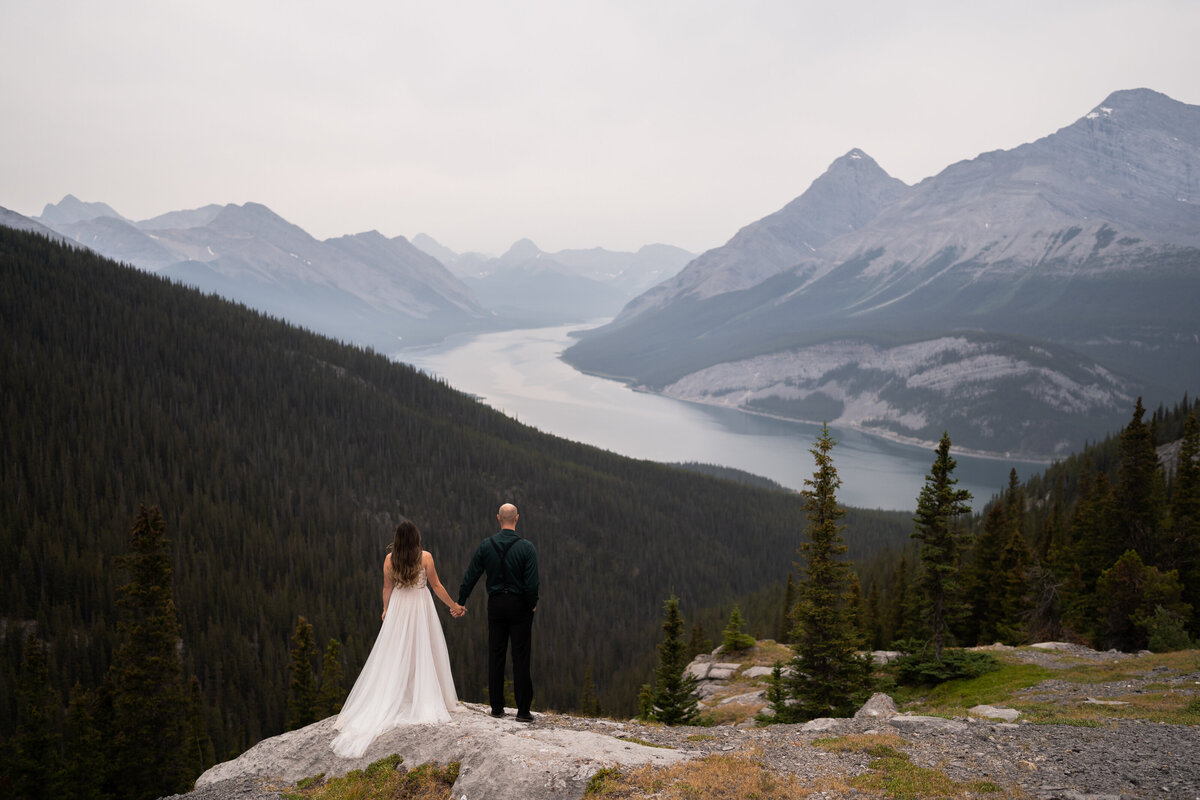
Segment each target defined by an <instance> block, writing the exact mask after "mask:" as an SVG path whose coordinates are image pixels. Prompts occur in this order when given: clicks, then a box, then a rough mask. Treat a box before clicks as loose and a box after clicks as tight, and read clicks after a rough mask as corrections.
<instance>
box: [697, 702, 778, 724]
mask: <svg viewBox="0 0 1200 800" xmlns="http://www.w3.org/2000/svg"><path fill="white" fill-rule="evenodd" d="M764 708H766V704H765V703H726V704H724V705H720V706H715V707H714V708H711V709H709V710H708V711H705V712H704V717H705V722H706V723H708V726H712V725H737V724H738V723H740V722H744V721H746V720H748V719H751V718H753V716H754V715H755V714H757V713H758V712H759V711H761V710H762V709H764Z"/></svg>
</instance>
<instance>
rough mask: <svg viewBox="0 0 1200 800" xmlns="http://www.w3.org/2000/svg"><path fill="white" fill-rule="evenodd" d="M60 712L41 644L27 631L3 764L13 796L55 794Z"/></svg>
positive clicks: (29, 798) (26, 799) (34, 798)
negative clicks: (14, 719) (13, 725)
mask: <svg viewBox="0 0 1200 800" xmlns="http://www.w3.org/2000/svg"><path fill="white" fill-rule="evenodd" d="M61 715H62V708H61V704H60V700H59V696H58V692H56V691H55V690H54V687H53V686H52V685H51V683H50V669H49V666H48V665H47V663H46V650H45V645H44V644H43V643H42V640H41V639H39V638H38V636H37V634H36V633H34V632H32V631H31V632H30V633H29V635H28V636H26V637H25V647H24V650H23V652H22V657H21V672H20V677H19V679H18V683H17V729H16V733H15V735H14V736H13V741H12V743H11V744H12V752H11V753H10V754H9V756H8V758H7V759H6V760H7V762H8V763H6V764H5V765H4V772H5V773H8V775H7V777H8V780H9V781H10V782H11V784H10V791H11V792H12V795H11V796H12V797H13V798H22V799H23V800H40V798H51V797H58V796H59V794H60V792H59V787H58V786H56V784H57V783H58V781H59V777H60V776H59V770H60V768H61V765H62V753H61V750H60V747H61V737H60V729H61V726H62V720H61Z"/></svg>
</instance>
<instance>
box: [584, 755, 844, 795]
mask: <svg viewBox="0 0 1200 800" xmlns="http://www.w3.org/2000/svg"><path fill="white" fill-rule="evenodd" d="M822 788H829V785H828V784H827V783H820V784H816V785H812V786H805V785H802V784H801V783H800V781H799V779H798V778H796V776H794V775H775V774H773V773H772V772H771V771H770V770H769V769H768V768H767V767H766V765H764V764H763V763H762V762H761V761H760V760H758V758H757V757H755V755H754V754H738V755H719V756H718V755H713V756H708V757H707V758H702V759H697V760H695V761H686V762H681V763H679V764H673V765H672V766H669V767H649V766H646V767H639V768H637V769H634V770H630V771H629V772H620V771H617V770H601V771H600V772H597V773H596V774H595V775H594V776H593V777H592V780H591V781H590V782H589V783H588V788H587V792H586V793H585V795H584V796H585V797H611V798H616V799H617V800H633V798H645V797H650V796H653V797H654V798H656V800H727V799H728V798H735V797H736V798H746V800H793V798H805V797H808V796H809V795H811V794H812V793H813V792H816V791H820V790H821V789H822Z"/></svg>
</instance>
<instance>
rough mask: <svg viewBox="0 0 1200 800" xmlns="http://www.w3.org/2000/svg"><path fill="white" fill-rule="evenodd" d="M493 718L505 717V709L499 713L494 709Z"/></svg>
mask: <svg viewBox="0 0 1200 800" xmlns="http://www.w3.org/2000/svg"><path fill="white" fill-rule="evenodd" d="M492 716H493V717H503V716H504V709H500V710H499V711H496V710H494V709H493V710H492Z"/></svg>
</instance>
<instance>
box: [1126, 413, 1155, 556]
mask: <svg viewBox="0 0 1200 800" xmlns="http://www.w3.org/2000/svg"><path fill="white" fill-rule="evenodd" d="M1145 413H1146V410H1145V409H1144V408H1143V407H1142V398H1140V397H1139V398H1138V399H1137V405H1136V407H1135V408H1134V410H1133V419H1131V420H1130V421H1129V424H1128V425H1126V426H1125V429H1124V430H1123V431H1121V437H1120V442H1119V453H1120V463H1119V465H1118V467H1117V483H1116V508H1117V519H1118V521H1119V524H1120V526H1121V537H1122V538H1121V544H1122V547H1123V548H1133V549H1134V550H1136V551H1137V552H1138V555H1139V556H1141V557H1142V561H1143V562H1145V563H1147V564H1155V563H1157V561H1158V557H1159V548H1160V541H1159V540H1160V537H1161V526H1162V514H1163V511H1164V510H1165V509H1164V508H1163V502H1164V499H1163V497H1162V496H1161V491H1162V489H1161V486H1160V485H1159V483H1158V482H1159V480H1161V478H1160V476H1159V470H1158V455H1157V453H1156V452H1155V441H1154V434H1153V432H1152V431H1151V429H1150V426H1148V425H1146V424H1145V423H1144V422H1142V416H1143V415H1144V414H1145Z"/></svg>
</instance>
